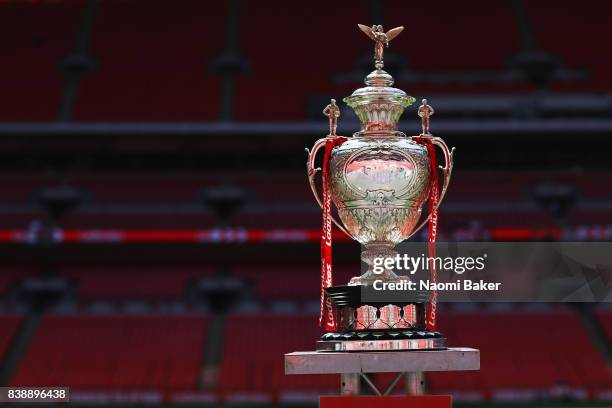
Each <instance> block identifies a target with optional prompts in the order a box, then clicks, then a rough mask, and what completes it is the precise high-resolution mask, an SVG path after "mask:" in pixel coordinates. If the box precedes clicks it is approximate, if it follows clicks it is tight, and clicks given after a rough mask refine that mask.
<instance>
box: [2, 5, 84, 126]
mask: <svg viewBox="0 0 612 408" xmlns="http://www.w3.org/2000/svg"><path fill="white" fill-rule="evenodd" d="M83 5H84V2H82V1H62V2H13V1H9V2H2V3H0V49H2V50H3V51H2V57H1V63H0V65H1V66H2V75H1V76H0V89H2V96H1V97H0V98H1V100H2V109H0V121H15V122H17V121H50V120H55V119H56V118H57V115H58V114H59V109H60V105H61V102H62V98H63V94H64V80H63V78H62V73H61V72H60V65H61V62H62V60H63V58H64V57H66V56H68V53H69V52H70V51H71V49H72V48H73V47H74V45H75V42H76V38H77V34H78V29H79V22H80V18H81V13H82V11H83Z"/></svg>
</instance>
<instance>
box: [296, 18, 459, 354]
mask: <svg viewBox="0 0 612 408" xmlns="http://www.w3.org/2000/svg"><path fill="white" fill-rule="evenodd" d="M359 28H360V29H361V30H362V31H363V32H364V33H365V34H366V35H367V36H368V37H370V38H371V39H372V40H374V42H375V57H374V60H375V61H374V67H375V69H374V71H372V72H371V73H370V74H369V75H368V76H367V77H366V78H365V84H366V86H365V87H363V88H359V89H357V90H355V91H354V92H353V94H352V95H351V96H349V97H346V98H344V102H345V103H346V104H347V105H348V106H350V107H351V108H352V109H353V110H354V111H355V113H356V114H357V117H358V118H359V121H360V122H361V130H360V131H358V132H356V133H354V134H353V136H352V137H349V138H347V137H343V136H337V135H336V126H337V120H338V117H339V116H340V110H339V108H338V106H337V105H336V103H335V100H332V102H331V103H330V104H329V105H328V106H327V107H326V108H325V110H324V111H323V113H324V114H325V115H326V116H328V117H329V121H330V130H329V134H328V135H327V137H325V138H323V139H320V140H318V141H317V142H316V143H315V144H314V146H313V148H312V150H311V151H309V157H308V162H307V170H308V179H309V182H310V186H311V188H312V191H313V193H314V196H315V198H316V200H317V202H318V203H319V205H320V206H321V208H322V209H323V223H322V224H323V227H322V238H321V253H322V255H321V316H320V323H321V325H322V326H323V327H324V328H325V329H326V330H327V333H326V334H324V335H323V337H322V338H321V340H320V341H318V342H317V350H319V351H366V350H415V349H416V350H424V349H430V350H431V349H443V348H445V347H446V340H445V338H444V337H443V336H442V335H441V334H440V333H439V332H437V331H436V330H435V329H436V323H435V320H436V294H435V292H433V293H430V292H415V293H414V296H415V298H411V299H410V301H405V302H364V301H362V299H361V289H362V287H367V286H372V285H373V282H374V281H375V280H382V281H384V282H400V281H401V280H405V279H407V278H406V277H403V276H398V275H396V274H395V272H394V271H393V269H389V268H385V269H384V271H383V272H382V273H374V270H373V263H374V259H376V258H388V257H395V256H396V255H397V252H396V251H395V250H394V247H395V246H396V245H397V244H398V243H400V242H402V241H404V240H407V239H408V238H410V237H412V236H413V235H414V234H415V233H417V232H418V231H419V230H420V229H421V228H423V227H424V226H425V225H426V224H427V223H429V246H428V248H429V255H430V257H431V256H432V254H433V255H434V256H435V239H436V230H437V210H438V206H439V205H440V202H441V201H442V199H443V198H444V194H445V192H446V189H447V186H448V183H449V181H450V176H451V172H452V166H453V151H452V150H449V149H448V147H447V146H446V144H445V143H444V141H443V140H442V139H440V138H438V137H435V136H433V135H431V133H430V131H429V119H430V116H431V115H433V113H434V111H433V108H432V107H431V106H429V105H428V104H427V100H425V99H423V104H422V105H421V106H420V108H419V110H418V115H419V116H420V117H421V121H422V133H421V134H420V135H418V136H406V134H404V133H402V132H401V131H399V130H398V129H397V122H398V120H399V118H400V116H401V114H402V112H403V111H404V109H405V108H406V107H408V106H410V105H411V104H413V103H414V101H415V98H413V97H411V96H408V95H407V94H406V93H405V92H404V91H402V90H401V89H398V88H394V87H393V82H394V80H393V77H392V76H391V75H389V74H388V73H387V72H386V71H384V70H383V67H384V63H383V51H384V48H385V47H388V45H389V41H391V40H392V39H393V38H394V37H396V36H397V35H398V34H399V33H400V32H401V31H402V30H403V27H397V28H394V29H392V30H389V31H388V32H386V33H385V32H384V31H383V29H382V26H380V25H375V26H372V27H367V26H364V25H361V24H360V25H359ZM435 146H437V147H439V148H441V150H442V154H443V157H444V166H440V167H439V168H438V166H437V163H436V150H435ZM322 148H324V151H325V154H324V157H323V164H322V166H321V168H317V167H315V158H316V156H317V153H318V152H319V150H321V149H322ZM438 170H441V176H442V180H441V182H440V183H439V182H438ZM319 172H320V173H321V175H322V194H321V196H319V192H318V188H317V184H316V182H315V176H316V174H317V173H319ZM439 184H440V186H439ZM426 201H429V203H428V214H427V215H425V216H423V217H422V214H421V213H422V212H423V207H424V205H425V202H426ZM332 202H333V204H334V205H335V206H336V208H337V212H338V216H339V220H338V219H336V218H334V216H333V214H332ZM421 218H424V219H423V220H422V221H420V222H419V220H420V219H421ZM332 222H333V223H334V224H335V225H336V226H337V227H338V228H339V229H340V230H342V231H343V232H345V233H346V234H347V235H348V236H350V237H352V238H353V239H355V240H356V241H358V242H359V243H360V244H361V245H362V246H363V248H364V250H363V251H362V255H361V259H362V262H364V263H365V264H367V265H368V268H367V270H366V271H365V273H363V274H362V275H361V276H356V277H353V278H352V279H351V280H350V282H348V285H343V286H333V279H332V265H331V243H332ZM431 273H432V276H431V278H432V280H434V281H435V269H433V268H432V270H431Z"/></svg>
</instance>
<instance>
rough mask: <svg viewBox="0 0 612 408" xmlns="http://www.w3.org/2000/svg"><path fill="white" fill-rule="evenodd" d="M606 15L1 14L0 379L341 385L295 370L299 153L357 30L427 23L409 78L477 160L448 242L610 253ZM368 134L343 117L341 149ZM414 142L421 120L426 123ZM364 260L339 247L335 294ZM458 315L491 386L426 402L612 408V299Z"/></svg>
mask: <svg viewBox="0 0 612 408" xmlns="http://www.w3.org/2000/svg"><path fill="white" fill-rule="evenodd" d="M611 15H612V4H611V3H610V2H608V1H603V0H602V1H595V0H584V1H581V2H578V3H576V2H571V3H569V2H567V3H565V2H559V1H549V0H545V1H544V0H543V1H527V0H523V1H521V0H515V1H510V0H504V1H494V2H493V1H487V0H473V1H469V2H407V1H400V0H393V1H387V0H371V1H347V0H337V1H334V2H283V1H277V0H273V1H266V2H261V1H247V0H245V1H239V0H230V1H227V2H205V1H196V0H193V1H191V0H181V1H176V2H171V1H157V0H155V1H137V0H132V1H128V0H123V1H122V0H106V1H102V0H99V1H95V0H88V1H84V0H37V1H34V0H31V1H11V0H8V1H7V0H3V1H0V70H1V73H2V75H0V259H1V262H0V356H1V357H2V358H1V360H0V383H1V384H2V385H29V386H35V385H37V386H70V387H71V388H72V393H73V395H72V396H73V401H74V402H75V403H77V402H79V403H87V402H97V403H103V404H106V403H108V404H110V403H115V404H134V403H154V404H178V403H198V404H201V403H209V404H222V403H234V404H245V405H246V404H251V403H264V404H270V405H288V404H307V405H308V404H310V405H314V404H315V403H316V396H317V395H319V394H321V393H333V392H336V390H337V387H338V379H337V378H336V377H325V376H312V377H310V376H300V377H295V378H292V377H285V376H284V375H283V360H282V354H283V353H285V352H289V351H295V350H305V349H312V348H313V346H314V342H315V340H316V339H317V338H318V336H319V335H320V332H319V328H318V327H317V321H316V316H317V313H318V300H317V294H318V290H319V265H318V262H319V255H318V250H319V249H318V235H319V226H320V210H319V209H318V208H317V207H316V205H315V203H314V200H313V198H312V197H311V196H310V192H309V188H308V186H307V181H306V177H305V166H304V164H305V159H306V157H305V153H304V147H307V146H308V147H310V146H311V145H312V143H313V142H314V141H315V140H316V139H317V138H319V137H321V136H323V135H324V134H325V131H326V127H327V124H326V120H325V118H324V117H322V115H321V113H320V112H321V109H322V107H323V106H325V104H326V103H327V101H328V100H329V98H330V97H335V98H336V99H338V100H340V99H341V98H342V97H344V96H347V95H349V94H350V93H351V91H352V90H353V89H355V88H356V87H358V86H360V85H361V81H362V79H363V77H364V76H365V74H366V73H367V72H369V69H370V68H371V60H370V59H371V53H372V50H371V46H372V44H371V43H370V42H368V41H367V39H365V37H364V36H363V35H362V34H361V33H360V32H358V30H357V28H356V23H358V22H359V23H364V24H372V23H374V22H376V23H382V24H384V25H385V26H386V27H387V28H389V27H392V26H396V25H404V26H405V27H406V31H405V33H404V34H402V37H400V39H399V40H396V41H395V42H394V43H393V45H392V47H391V48H390V51H389V52H388V53H387V55H388V56H387V55H386V62H387V67H388V70H389V71H390V72H391V73H392V74H393V75H394V76H395V78H396V80H397V82H396V84H397V86H398V87H400V88H402V89H404V90H406V92H407V93H408V94H410V95H413V96H415V97H416V98H417V99H420V98H422V97H427V98H428V100H429V102H430V103H431V104H432V105H433V106H434V107H435V108H436V115H435V116H434V117H433V119H432V130H433V132H434V133H435V134H436V135H438V136H442V137H444V138H445V139H446V141H447V143H448V144H449V145H450V146H456V147H457V154H456V164H455V169H456V171H455V174H454V176H453V178H454V180H453V182H452V183H451V186H450V189H449V192H448V194H447V199H446V202H445V203H444V205H443V208H442V212H441V219H440V225H441V228H442V240H444V239H448V240H453V239H455V240H500V241H505V240H506V241H507V240H511V241H514V240H578V241H609V240H610V239H612V220H611V215H612V190H611V189H610V185H611V184H610V183H611V177H612V165H611V163H610V151H611V147H612V138H611V136H612V135H611V134H610V133H612V75H611V74H610V72H612V54H611V53H610V52H609V49H610V44H609V42H610V39H611V38H612V21H611V17H610V16H611ZM357 129H358V122H357V120H356V117H355V116H354V115H353V114H352V113H351V112H349V111H344V112H343V115H342V117H341V118H340V130H341V133H343V134H347V135H348V134H350V133H352V132H353V131H355V130H357ZM401 129H402V130H403V131H405V132H406V133H408V134H411V133H417V132H418V131H419V130H420V123H419V122H418V120H416V115H415V110H414V107H413V109H412V110H410V111H408V112H407V113H405V114H404V121H403V122H402V124H401ZM421 239H422V237H421ZM358 259H359V246H358V244H356V243H354V242H350V241H349V240H347V239H345V240H342V237H340V240H339V241H338V244H337V245H336V248H335V259H334V262H335V264H336V268H337V269H336V271H337V282H342V281H346V280H348V278H349V277H350V276H352V275H354V274H356V271H357V270H358V268H359V264H358V262H359V261H358ZM440 310H441V312H440V318H441V322H440V327H441V329H442V330H443V331H444V332H445V333H446V334H447V335H448V338H449V340H450V343H451V345H455V346H472V347H477V348H480V349H481V350H482V370H481V371H480V372H474V373H464V374H458V373H454V374H453V373H451V374H439V375H430V376H428V388H429V392H431V393H451V394H453V395H454V397H455V401H457V402H458V403H459V402H461V403H463V404H476V405H478V406H489V405H496V404H526V405H530V406H543V405H546V404H554V406H587V405H588V406H607V407H609V406H611V405H612V374H611V372H610V363H611V361H612V353H611V350H612V308H610V307H609V306H607V305H605V304H602V305H590V304H582V305H571V304H565V305H542V304H537V305H534V304H527V305H526V304H522V305H505V304H504V305H499V304H497V305H494V306H491V305H480V306H479V305H469V307H468V306H465V305H452V304H451V305H449V304H445V305H442V306H441V308H440ZM383 377H384V376H381V377H380V378H379V380H380V381H385V378H383ZM496 406H497V405H496ZM499 406H501V405H499ZM504 406H505V405H504Z"/></svg>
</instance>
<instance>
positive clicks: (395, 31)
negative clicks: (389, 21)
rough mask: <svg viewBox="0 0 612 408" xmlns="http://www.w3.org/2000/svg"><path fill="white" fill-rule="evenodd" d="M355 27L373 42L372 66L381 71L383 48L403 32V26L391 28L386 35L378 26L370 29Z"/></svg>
mask: <svg viewBox="0 0 612 408" xmlns="http://www.w3.org/2000/svg"><path fill="white" fill-rule="evenodd" d="M357 26H358V27H359V29H360V30H361V31H363V32H364V33H365V35H367V36H368V37H370V38H371V39H372V40H374V43H375V45H374V64H375V66H376V69H382V68H383V66H384V63H383V53H384V49H385V47H389V42H390V41H391V40H392V39H394V38H395V37H397V36H398V35H399V33H401V32H402V31H403V30H404V26H399V27H395V28H392V29H391V30H389V31H387V32H386V33H385V30H384V29H383V26H382V25H380V24H378V25H376V24H374V25H373V26H372V27H368V26H367V25H364V24H357Z"/></svg>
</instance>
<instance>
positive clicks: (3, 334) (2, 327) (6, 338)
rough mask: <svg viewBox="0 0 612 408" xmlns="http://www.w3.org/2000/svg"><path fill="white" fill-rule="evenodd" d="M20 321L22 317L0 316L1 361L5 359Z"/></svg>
mask: <svg viewBox="0 0 612 408" xmlns="http://www.w3.org/2000/svg"><path fill="white" fill-rule="evenodd" d="M21 321H22V316H20V315H13V314H5V313H3V314H1V315H0V358H2V359H3V358H4V357H5V354H6V352H7V350H8V348H9V346H10V344H11V341H12V340H13V336H15V334H16V333H17V330H18V329H19V324H20V323H21Z"/></svg>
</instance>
